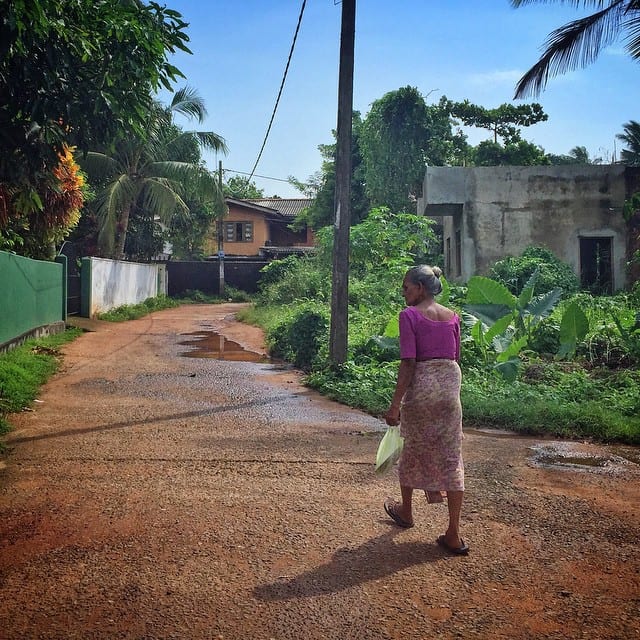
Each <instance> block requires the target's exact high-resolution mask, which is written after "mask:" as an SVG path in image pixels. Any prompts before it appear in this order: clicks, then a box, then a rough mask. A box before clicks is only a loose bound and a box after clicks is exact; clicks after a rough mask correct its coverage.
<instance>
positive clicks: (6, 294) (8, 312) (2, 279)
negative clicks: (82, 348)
mask: <svg viewBox="0 0 640 640" xmlns="http://www.w3.org/2000/svg"><path fill="white" fill-rule="evenodd" d="M65 304H66V302H65V295H64V264H62V263H58V262H45V261H42V260H31V259H30V258H24V257H22V256H16V255H14V254H12V253H6V252H4V251H0V346H1V345H3V344H5V343H7V342H9V341H11V340H13V339H15V338H18V337H20V336H22V335H24V334H27V333H29V332H31V331H33V330H35V329H39V328H41V327H45V326H47V325H51V324H53V323H56V322H58V323H59V322H62V321H64V320H66V317H65V316H66V311H65V308H66V306H65Z"/></svg>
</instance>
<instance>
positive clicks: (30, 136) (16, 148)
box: [0, 0, 189, 218]
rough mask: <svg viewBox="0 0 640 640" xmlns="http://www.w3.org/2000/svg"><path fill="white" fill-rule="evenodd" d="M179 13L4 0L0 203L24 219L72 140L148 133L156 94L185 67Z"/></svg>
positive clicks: (96, 141)
mask: <svg viewBox="0 0 640 640" xmlns="http://www.w3.org/2000/svg"><path fill="white" fill-rule="evenodd" d="M186 26H187V24H186V23H185V22H183V20H182V18H181V16H180V14H179V13H178V12H176V11H172V10H170V9H168V8H166V7H164V6H162V5H160V4H157V3H155V2H149V3H148V4H145V3H143V2H142V1H141V0H126V1H124V0H123V1H115V0H66V1H65V2H60V1H59V0H30V1H29V2H25V1H16V2H4V3H3V11H2V12H1V14H0V96H1V99H0V150H1V151H2V152H1V153H0V208H2V209H3V210H4V212H5V214H6V215H5V217H7V218H9V217H13V218H16V217H21V216H22V217H24V216H28V215H31V214H34V213H37V212H39V211H41V210H42V208H43V189H45V190H46V189H47V188H54V189H55V188H57V186H56V185H57V182H56V179H55V176H54V175H53V169H54V168H55V167H56V166H57V164H58V162H59V158H60V157H61V154H64V153H65V149H66V148H68V147H69V146H74V145H75V146H78V147H79V148H80V149H81V150H86V149H88V148H90V147H92V146H93V147H94V148H95V146H96V145H102V144H105V143H107V142H110V141H114V140H116V139H117V138H118V137H119V136H121V137H123V138H126V137H127V136H129V135H142V133H143V130H144V126H145V124H146V122H147V115H148V112H149V108H150V106H151V95H152V93H153V92H154V91H155V90H157V89H158V88H160V87H161V86H164V87H166V88H170V87H171V83H172V82H174V81H175V80H176V79H177V78H178V77H180V76H181V75H182V74H181V73H180V71H179V70H178V69H177V68H175V67H174V66H173V65H171V64H170V63H169V62H168V55H169V54H170V53H173V52H175V51H177V50H182V51H187V52H188V51H189V49H188V48H187V46H186V42H187V41H188V37H187V35H186V33H185V28H186Z"/></svg>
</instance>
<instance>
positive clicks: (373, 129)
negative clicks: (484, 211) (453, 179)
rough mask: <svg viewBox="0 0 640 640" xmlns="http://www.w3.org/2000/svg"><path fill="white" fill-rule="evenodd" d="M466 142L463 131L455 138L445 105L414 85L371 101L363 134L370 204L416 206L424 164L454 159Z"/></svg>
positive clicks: (394, 207) (403, 208) (401, 207)
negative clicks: (429, 99)
mask: <svg viewBox="0 0 640 640" xmlns="http://www.w3.org/2000/svg"><path fill="white" fill-rule="evenodd" d="M463 142H464V139H463V136H461V134H458V135H457V136H454V134H453V132H452V129H451V121H450V118H449V113H448V112H447V110H446V109H445V108H443V105H442V104H439V105H432V106H427V104H426V102H425V100H424V98H423V96H422V95H421V94H420V93H419V92H418V90H417V89H416V88H415V87H402V88H400V89H397V90H396V91H390V92H389V93H386V94H385V95H384V96H383V97H382V98H380V99H378V100H376V101H375V102H374V103H373V104H372V106H371V110H370V111H369V113H368V114H367V116H366V118H365V119H364V122H363V125H362V129H361V132H360V149H361V152H362V159H363V164H364V178H365V185H366V193H367V195H368V197H369V199H370V202H371V205H372V206H388V207H389V208H390V209H391V210H392V211H396V212H401V211H412V210H414V209H415V200H416V197H417V196H418V194H419V193H420V190H421V185H422V180H423V178H424V170H425V164H430V165H440V166H442V165H446V164H450V163H451V162H454V161H455V158H456V151H458V150H459V149H460V148H461V147H462V146H463Z"/></svg>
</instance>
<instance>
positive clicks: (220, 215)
mask: <svg viewBox="0 0 640 640" xmlns="http://www.w3.org/2000/svg"><path fill="white" fill-rule="evenodd" d="M218 189H219V191H220V193H219V196H220V211H219V213H218V224H217V225H216V226H217V231H218V266H219V281H218V295H219V296H220V297H221V298H222V297H223V296H224V244H223V243H224V223H223V222H222V218H223V217H224V213H225V204H224V196H223V195H222V160H220V161H219V162H218Z"/></svg>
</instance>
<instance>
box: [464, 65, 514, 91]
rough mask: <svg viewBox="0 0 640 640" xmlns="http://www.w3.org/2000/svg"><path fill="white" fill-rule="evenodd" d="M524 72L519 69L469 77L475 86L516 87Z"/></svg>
mask: <svg viewBox="0 0 640 640" xmlns="http://www.w3.org/2000/svg"><path fill="white" fill-rule="evenodd" d="M523 75H524V71H520V70H518V69H512V70H510V71H489V72H487V73H474V74H472V75H471V76H469V79H470V81H471V82H472V83H473V84H476V85H481V86H485V87H486V86H493V87H497V86H503V85H506V84H508V85H514V84H515V83H516V82H518V80H520V78H522V76H523Z"/></svg>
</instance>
